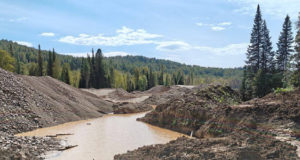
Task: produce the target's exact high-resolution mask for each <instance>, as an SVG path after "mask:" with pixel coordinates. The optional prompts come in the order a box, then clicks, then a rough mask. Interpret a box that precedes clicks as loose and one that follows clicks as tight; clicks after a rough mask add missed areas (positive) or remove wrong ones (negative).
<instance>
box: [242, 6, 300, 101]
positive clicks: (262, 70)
mask: <svg viewBox="0 0 300 160" xmlns="http://www.w3.org/2000/svg"><path fill="white" fill-rule="evenodd" d="M296 29H297V32H296V37H295V38H294V35H293V23H292V22H291V20H290V17H289V15H287V16H286V18H285V19H284V22H283V25H282V31H281V32H280V36H279V38H278V42H277V50H276V51H274V50H273V47H272V42H271V37H270V35H269V29H268V27H267V22H266V20H264V19H263V18H262V13H261V10H260V6H259V5H258V7H257V12H256V15H255V19H254V25H253V29H252V33H251V39H250V45H249V47H248V50H247V53H246V55H247V60H246V65H245V67H244V74H243V81H242V86H241V94H242V96H243V99H244V100H249V99H252V98H256V97H263V96H265V95H266V94H268V93H270V92H272V91H275V92H279V91H288V90H293V88H294V87H299V86H300V16H299V20H298V22H297V23H296ZM294 43H295V45H294Z"/></svg>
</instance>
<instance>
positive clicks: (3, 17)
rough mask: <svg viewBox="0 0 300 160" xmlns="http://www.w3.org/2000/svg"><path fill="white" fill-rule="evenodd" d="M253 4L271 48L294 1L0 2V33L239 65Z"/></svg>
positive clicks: (298, 5)
mask: <svg viewBox="0 0 300 160" xmlns="http://www.w3.org/2000/svg"><path fill="white" fill-rule="evenodd" d="M258 3H260V5H261V8H262V13H263V18H264V19H266V20H267V24H268V27H269V29H270V31H271V36H272V40H273V45H274V47H275V48H276V45H275V44H276V42H277V39H278V36H279V33H280V31H281V27H282V23H283V20H284V17H285V16H286V14H289V15H290V16H291V17H292V20H293V22H295V21H296V20H297V16H298V12H299V11H300V1H299V0H280V1H276V0H213V1H212V0H125V1H124V0H109V1H104V0H64V1H63V0H26V1H24V0H1V1H0V8H1V10H0V22H1V23H0V37H1V39H8V40H13V41H16V42H18V43H20V44H24V45H28V46H33V47H37V45H38V44H41V47H42V49H46V50H48V49H52V48H55V49H56V51H57V52H59V53H64V54H72V55H75V56H82V55H86V53H88V52H90V51H91V48H94V49H97V48H101V49H102V51H103V52H104V55H105V56H114V55H128V54H129V55H143V56H146V57H156V58H160V59H168V60H173V61H177V62H181V63H185V64H194V65H200V66H209V67H226V68H227V67H240V66H243V65H244V61H245V52H246V49H247V46H248V43H249V38H250V32H251V28H252V24H253V17H254V14H255V10H256V6H257V4H258Z"/></svg>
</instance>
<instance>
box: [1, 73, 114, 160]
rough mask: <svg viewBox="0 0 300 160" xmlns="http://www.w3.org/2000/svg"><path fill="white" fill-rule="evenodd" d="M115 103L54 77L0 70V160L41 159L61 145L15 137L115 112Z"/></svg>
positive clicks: (30, 138) (45, 139)
mask: <svg viewBox="0 0 300 160" xmlns="http://www.w3.org/2000/svg"><path fill="white" fill-rule="evenodd" d="M112 105H113V104H112V103H110V102H107V101H104V100H101V99H99V97H97V96H96V95H94V94H90V93H88V92H84V91H81V90H79V89H76V88H73V87H71V86H69V85H66V84H64V83H62V82H60V81H58V80H55V79H53V78H51V77H29V76H19V75H15V74H13V73H10V72H7V71H5V70H3V69H1V68H0V159H38V157H37V155H41V154H42V153H44V152H46V151H49V150H53V149H55V148H57V147H60V146H58V142H57V141H55V140H53V139H50V138H35V137H25V138H21V137H15V136H13V135H14V134H17V133H20V132H26V131H30V130H33V129H36V128H41V127H48V126H53V125H57V124H61V123H65V122H70V121H76V120H82V119H89V118H96V117H100V116H102V115H103V114H105V113H109V112H112Z"/></svg>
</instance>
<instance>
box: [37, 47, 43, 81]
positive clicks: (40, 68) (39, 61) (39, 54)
mask: <svg viewBox="0 0 300 160" xmlns="http://www.w3.org/2000/svg"><path fill="white" fill-rule="evenodd" d="M38 76H43V57H42V53H41V46H40V45H39V50H38Z"/></svg>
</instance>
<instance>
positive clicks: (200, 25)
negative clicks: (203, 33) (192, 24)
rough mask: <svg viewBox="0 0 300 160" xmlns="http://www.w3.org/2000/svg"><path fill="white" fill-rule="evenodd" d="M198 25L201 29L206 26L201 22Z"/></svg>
mask: <svg viewBox="0 0 300 160" xmlns="http://www.w3.org/2000/svg"><path fill="white" fill-rule="evenodd" d="M196 25H197V26H199V27H202V26H204V24H203V23H201V22H198V23H196Z"/></svg>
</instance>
